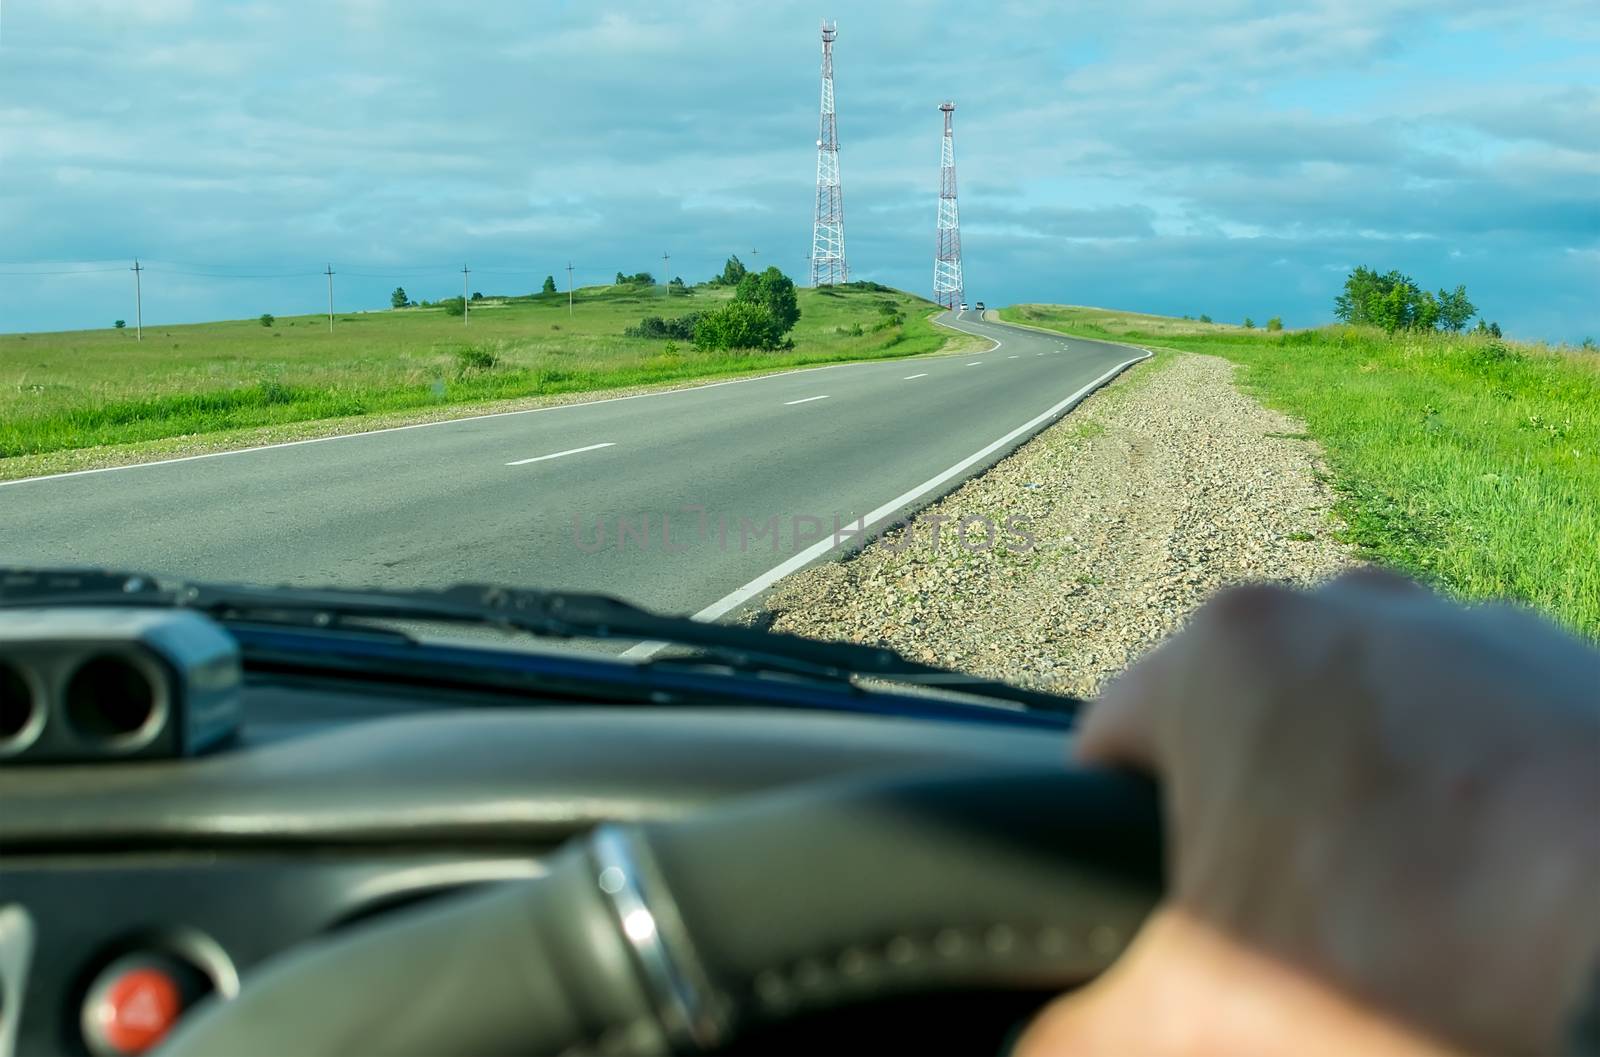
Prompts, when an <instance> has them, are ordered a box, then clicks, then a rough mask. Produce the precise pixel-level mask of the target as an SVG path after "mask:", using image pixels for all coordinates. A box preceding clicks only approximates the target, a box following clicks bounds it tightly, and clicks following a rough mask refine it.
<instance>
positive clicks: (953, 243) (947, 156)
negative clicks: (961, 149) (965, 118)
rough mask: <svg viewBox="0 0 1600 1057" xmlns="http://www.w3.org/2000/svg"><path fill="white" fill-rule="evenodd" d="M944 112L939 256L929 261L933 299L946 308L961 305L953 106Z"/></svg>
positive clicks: (941, 106) (945, 105) (944, 107)
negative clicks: (931, 268)
mask: <svg viewBox="0 0 1600 1057" xmlns="http://www.w3.org/2000/svg"><path fill="white" fill-rule="evenodd" d="M939 109H940V110H942V111H944V149H943V150H942V151H941V152H940V154H939V252H938V253H937V254H936V255H935V256H934V258H933V299H934V301H936V302H938V303H939V304H941V305H943V306H944V307H946V308H955V307H956V306H957V305H959V304H960V303H961V295H962V284H961V210H960V209H959V208H958V207H957V206H956V141H955V135H954V134H953V133H952V132H951V130H950V119H951V117H952V116H953V115H954V114H955V112H956V105H955V104H954V103H940V104H939Z"/></svg>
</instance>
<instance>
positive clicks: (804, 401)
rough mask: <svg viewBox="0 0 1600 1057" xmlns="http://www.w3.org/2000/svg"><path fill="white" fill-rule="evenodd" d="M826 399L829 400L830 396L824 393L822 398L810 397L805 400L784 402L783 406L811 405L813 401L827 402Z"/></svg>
mask: <svg viewBox="0 0 1600 1057" xmlns="http://www.w3.org/2000/svg"><path fill="white" fill-rule="evenodd" d="M826 399H828V394H826V393H824V394H822V395H821V396H808V397H806V398H805V399H803V400H785V401H784V402H783V406H784V407H793V406H794V405H795V404H809V403H811V401H813V400H826Z"/></svg>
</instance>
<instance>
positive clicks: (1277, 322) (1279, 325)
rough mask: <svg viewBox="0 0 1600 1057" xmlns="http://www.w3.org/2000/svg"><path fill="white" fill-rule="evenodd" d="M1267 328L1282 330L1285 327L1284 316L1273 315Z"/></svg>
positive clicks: (1268, 321)
mask: <svg viewBox="0 0 1600 1057" xmlns="http://www.w3.org/2000/svg"><path fill="white" fill-rule="evenodd" d="M1267 329H1268V330H1282V329H1283V317H1282V316H1273V317H1272V318H1271V319H1269V320H1267Z"/></svg>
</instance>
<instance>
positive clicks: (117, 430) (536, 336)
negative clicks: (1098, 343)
mask: <svg viewBox="0 0 1600 1057" xmlns="http://www.w3.org/2000/svg"><path fill="white" fill-rule="evenodd" d="M729 296H730V291H728V290H724V289H715V288H704V287H703V288H696V289H695V290H694V291H693V293H692V294H690V295H688V296H678V297H671V298H668V297H667V296H666V295H665V293H664V291H663V288H661V287H653V288H652V287H627V286H623V287H611V286H607V287H592V288H587V289H583V290H579V291H578V292H577V298H576V305H575V310H574V313H573V314H572V315H571V316H570V317H569V316H568V314H567V297H566V294H565V293H561V294H557V295H550V296H535V297H531V298H511V299H505V300H499V299H491V300H490V301H487V302H484V303H482V304H481V306H474V307H473V309H472V311H471V314H470V315H469V317H468V320H467V322H466V323H465V324H464V323H463V322H462V318H461V317H460V316H448V315H446V314H445V312H444V310H443V309H437V308H435V309H414V308H413V309H402V310H398V311H386V312H370V313H358V314H354V315H342V316H335V326H334V331H333V333H331V334H330V333H329V331H328V323H327V317H326V316H284V317H279V318H278V320H277V321H276V324H275V325H274V326H272V327H264V326H262V325H261V323H260V321H259V320H256V319H250V320H234V321H229V322H221V323H202V324H193V325H184V326H151V327H146V328H145V330H144V340H143V341H142V342H139V341H135V340H134V335H133V331H132V330H131V329H129V330H121V331H119V330H112V329H106V330H85V331H70V332H62V333H51V334H3V335H0V460H4V459H6V458H15V457H18V456H35V455H39V454H42V453H49V452H62V451H69V450H75V449H85V448H94V447H99V446H103V445H112V444H130V443H138V442H144V441H153V440H158V439H161V438H169V437H177V436H185V435H204V434H215V433H220V432H224V431H230V430H239V429H243V428H248V427H258V426H268V425H278V424H283V423H291V422H305V421H308V420H315V419H329V418H337V417H344V416H351V415H367V414H373V413H377V412H393V411H404V410H407V409H422V408H436V407H439V406H441V405H445V406H448V405H457V404H482V403H483V402H485V401H494V400H502V399H513V398H520V397H528V396H538V395H547V394H561V393H574V392H588V391H599V390H607V389H618V388H625V387H630V386H639V385H652V384H661V383H672V382H678V381H685V380H691V379H696V378H707V377H715V376H721V375H732V374H740V373H747V372H751V371H759V370H765V369H771V368H782V367H791V366H799V365H803V364H812V363H826V362H836V361H841V360H857V359H872V358H878V357H896V356H911V355H916V354H919V353H927V352H933V351H935V350H937V349H939V348H941V347H942V346H943V345H944V344H945V343H946V341H947V340H949V339H950V338H951V337H952V334H951V332H950V331H948V330H944V329H942V328H938V327H935V326H933V325H932V323H930V322H929V318H930V317H931V315H932V314H933V312H934V306H933V305H932V304H931V303H929V302H927V301H924V300H923V299H921V298H918V297H913V296H911V295H909V294H903V293H899V292H897V291H888V290H883V289H878V290H872V289H865V288H860V287H841V288H839V289H837V290H801V291H799V296H800V308H801V317H800V323H799V325H798V326H797V327H796V328H795V330H794V332H793V334H792V335H791V337H792V338H793V340H794V348H793V349H792V350H786V351H779V352H748V353H746V352H735V353H730V352H700V351H697V350H696V349H694V348H693V347H692V346H690V345H689V344H688V343H687V342H677V343H675V345H673V344H669V343H667V342H663V341H658V340H649V339H643V338H628V337H624V336H623V330H624V328H626V327H628V326H630V325H633V324H636V323H637V322H638V321H639V319H640V317H642V316H646V315H660V316H674V315H681V314H684V313H687V312H691V311H697V310H703V309H706V308H710V307H714V306H716V305H717V304H719V303H721V302H722V300H724V299H726V298H727V297H729ZM886 304H889V305H892V306H893V307H894V309H895V312H894V313H893V314H890V313H888V312H887V311H886V310H885V307H884V306H885V305H886Z"/></svg>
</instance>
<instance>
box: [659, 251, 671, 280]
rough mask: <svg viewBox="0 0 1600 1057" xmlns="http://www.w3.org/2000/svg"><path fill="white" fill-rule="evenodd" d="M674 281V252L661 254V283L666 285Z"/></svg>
mask: <svg viewBox="0 0 1600 1057" xmlns="http://www.w3.org/2000/svg"><path fill="white" fill-rule="evenodd" d="M670 282H672V254H670V253H663V254H662V255H661V285H662V286H666V285H667V284H668V283H670Z"/></svg>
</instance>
